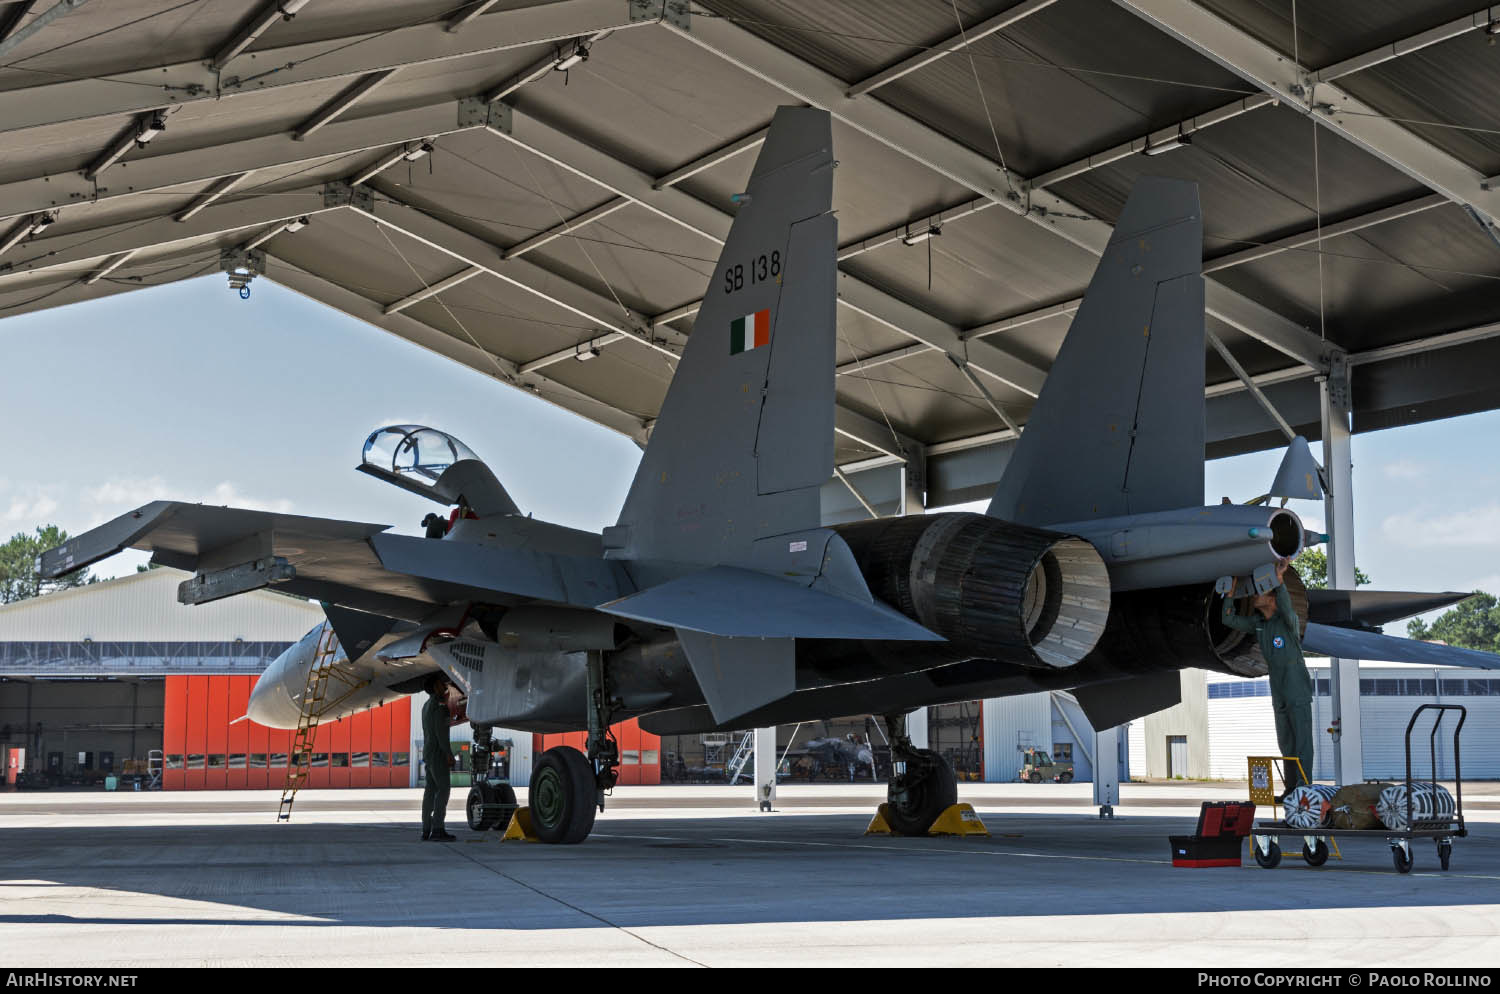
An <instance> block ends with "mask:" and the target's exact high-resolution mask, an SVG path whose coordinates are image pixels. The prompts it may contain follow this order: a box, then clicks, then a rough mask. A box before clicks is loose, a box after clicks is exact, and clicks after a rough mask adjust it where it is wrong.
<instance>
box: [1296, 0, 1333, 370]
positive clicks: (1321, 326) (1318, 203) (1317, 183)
mask: <svg viewBox="0 0 1500 994" xmlns="http://www.w3.org/2000/svg"><path fill="white" fill-rule="evenodd" d="M1292 65H1294V66H1296V67H1297V71H1298V72H1301V71H1302V49H1301V48H1300V45H1299V32H1298V31H1297V0H1292ZM1308 82H1309V86H1308V91H1307V104H1308V106H1309V107H1312V106H1316V100H1315V95H1316V93H1317V90H1318V80H1317V77H1316V76H1314V77H1312V79H1310V80H1309V81H1308ZM1308 118H1309V123H1310V124H1312V148H1313V217H1314V218H1316V220H1317V228H1318V238H1317V246H1318V338H1319V340H1321V341H1324V342H1326V341H1328V318H1327V309H1326V307H1325V303H1324V302H1325V297H1326V293H1325V291H1324V288H1323V177H1322V172H1321V170H1320V169H1319V168H1318V131H1319V130H1321V129H1322V127H1323V126H1322V125H1321V124H1319V123H1318V119H1317V118H1316V117H1313V116H1312V115H1311V114H1309V115H1308Z"/></svg>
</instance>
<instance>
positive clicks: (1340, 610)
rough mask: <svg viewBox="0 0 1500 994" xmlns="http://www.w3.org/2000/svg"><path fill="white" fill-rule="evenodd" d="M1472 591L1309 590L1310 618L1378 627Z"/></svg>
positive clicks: (1447, 603) (1449, 602)
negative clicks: (1429, 592) (1461, 592)
mask: <svg viewBox="0 0 1500 994" xmlns="http://www.w3.org/2000/svg"><path fill="white" fill-rule="evenodd" d="M1473 596H1474V595H1473V594H1460V593H1454V592H1453V591H1448V592H1446V593H1431V594H1428V593H1420V592H1417V591H1406V590H1309V591H1308V592H1307V612H1308V614H1307V620H1308V621H1312V622H1316V623H1318V624H1320V625H1336V626H1338V627H1341V628H1349V627H1351V626H1360V627H1364V628H1378V627H1380V626H1381V625H1385V624H1389V623H1390V622H1392V621H1400V620H1401V619H1402V618H1411V617H1414V616H1416V615H1419V614H1426V613H1427V612H1429V611H1438V610H1441V609H1442V608H1445V607H1448V606H1450V605H1452V604H1457V603H1458V602H1459V601H1462V600H1467V599H1469V598H1470V597H1473Z"/></svg>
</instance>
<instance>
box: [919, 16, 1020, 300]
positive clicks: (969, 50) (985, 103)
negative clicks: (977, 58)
mask: <svg viewBox="0 0 1500 994" xmlns="http://www.w3.org/2000/svg"><path fill="white" fill-rule="evenodd" d="M948 6H949V7H951V8H952V9H953V21H954V23H956V24H957V25H958V37H959V39H960V40H961V41H962V42H963V43H964V45H963V47H964V54H965V55H967V56H968V57H969V71H970V72H971V73H972V74H973V75H974V89H976V90H978V91H979V103H980V106H982V107H983V108H984V119H985V120H986V121H988V122H989V125H990V137H991V138H993V139H994V140H995V155H996V156H997V157H998V158H999V159H1000V173H1001V175H1003V176H1004V177H1005V188H1006V189H1007V190H1008V191H1009V192H1010V195H1011V196H1012V197H1013V198H1014V197H1015V196H1016V185H1015V184H1014V183H1012V182H1011V179H1010V170H1009V169H1008V168H1007V167H1006V165H1005V150H1004V149H1002V148H1001V147H1000V133H999V132H998V131H996V130H995V119H994V117H993V116H991V114H990V102H989V100H987V99H986V98H985V95H984V85H983V84H982V83H980V82H979V67H978V66H977V65H976V64H975V63H974V49H973V47H972V46H971V45H970V44H969V35H968V33H967V32H966V31H964V22H963V18H961V17H959V16H958V0H948ZM927 249H928V255H927V289H929V290H931V289H932V246H930V245H929V246H928V247H927Z"/></svg>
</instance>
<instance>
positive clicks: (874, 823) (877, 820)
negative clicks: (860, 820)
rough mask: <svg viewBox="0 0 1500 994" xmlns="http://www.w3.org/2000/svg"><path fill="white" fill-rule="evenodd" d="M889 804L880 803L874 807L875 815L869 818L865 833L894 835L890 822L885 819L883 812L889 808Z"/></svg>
mask: <svg viewBox="0 0 1500 994" xmlns="http://www.w3.org/2000/svg"><path fill="white" fill-rule="evenodd" d="M890 807H891V806H890V805H889V804H882V805H880V807H878V808H876V809H875V817H874V818H871V819H870V824H869V827H868V828H866V829H865V834H866V835H895V834H896V833H895V832H893V831H892V830H891V823H890V822H888V821H886V820H885V813H886V812H887V811H889V810H890Z"/></svg>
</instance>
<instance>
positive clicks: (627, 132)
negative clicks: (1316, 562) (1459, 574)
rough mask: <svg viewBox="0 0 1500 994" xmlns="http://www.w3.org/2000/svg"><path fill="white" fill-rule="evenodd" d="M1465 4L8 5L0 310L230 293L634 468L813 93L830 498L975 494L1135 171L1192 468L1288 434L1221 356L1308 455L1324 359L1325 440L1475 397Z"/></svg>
mask: <svg viewBox="0 0 1500 994" xmlns="http://www.w3.org/2000/svg"><path fill="white" fill-rule="evenodd" d="M1488 11H1489V8H1488V7H1486V6H1484V5H1480V4H1478V3H1476V2H1475V0H1433V2H1429V3H1424V4H1410V3H1404V2H1400V0H1323V2H1320V3H1317V4H1307V3H1303V4H1302V5H1301V9H1300V10H1299V9H1294V7H1293V3H1292V0H1255V2H1252V0H1199V2H1196V3H1195V2H1191V0H1116V2H1113V3H1104V2H1100V0H1021V2H1015V0H823V2H820V3H817V4H807V3H802V2H798V0H701V2H693V3H691V4H690V3H688V2H687V0H550V2H538V0H530V2H526V0H477V2H468V3H464V2H459V0H385V2H382V3H379V4H370V3H366V2H362V0H301V2H298V0H186V2H184V0H108V2H106V0H92V2H90V0H58V2H55V3H54V0H42V2H30V3H8V4H0V132H3V133H4V138H3V141H0V315H12V314H18V313H23V312H26V311H30V310H35V309H39V308H45V307H54V306H57V305H60V304H65V303H70V302H73V301H78V300H85V299H89V298H93V297H101V296H106V295H109V294H113V293H120V292H124V291H127V290H132V289H137V288H140V287H145V286H153V285H160V284H162V283H166V282H171V281H174V280H180V279H185V278H189V277H192V276H196V275H200V274H204V273H209V272H214V271H219V270H224V271H233V272H234V273H235V274H237V278H238V279H239V280H240V281H241V282H244V281H245V280H246V279H247V278H249V279H255V278H265V279H270V280H274V281H276V282H278V283H281V284H284V285H286V286H288V287H291V288H293V289H295V290H298V291H300V292H302V293H304V294H306V295H308V296H310V297H313V298H315V299H317V300H320V301H323V302H324V303H326V304H329V305H331V306H333V307H336V308H338V309H340V310H343V311H345V312H347V313H349V314H352V315H354V316H357V317H360V318H363V319H365V320H367V321H369V322H370V323H372V324H374V325H376V326H378V327H381V328H383V329H385V330H386V331H389V332H391V333H393V334H396V335H399V336H401V337H403V338H406V339H408V340H410V341H412V342H415V343H417V344H419V345H422V346H424V347H426V348H429V349H432V350H434V351H437V352H440V353H442V354H444V355H447V356H450V357H452V358H454V359H456V360H458V361H460V362H463V363H466V364H468V365H470V366H472V367H474V368H476V369H479V370H482V371H484V372H487V373H489V374H491V375H493V376H494V377H496V378H497V379H499V380H501V381H503V382H506V383H509V384H511V385H514V386H517V387H521V388H524V389H527V390H530V391H533V392H534V393H536V394H538V395H539V396H541V397H542V398H544V399H547V400H549V401H551V402H553V403H556V404H559V405H561V406H563V407H566V408H568V409H570V410H573V411H576V412H578V413H579V414H582V415H583V416H585V417H588V418H590V419H592V420H594V421H596V422H598V423H600V424H602V425H606V426H608V427H610V428H613V429H615V430H617V431H620V432H623V433H625V434H627V435H629V436H630V437H632V438H635V439H637V440H638V441H644V440H645V439H646V438H647V437H648V436H649V433H650V430H651V425H652V419H653V418H654V416H655V414H656V412H657V411H658V409H659V407H660V404H661V401H662V398H663V395H664V393H665V390H666V387H667V384H668V382H669V381H670V379H671V376H672V371H673V366H674V357H675V355H676V354H677V353H678V352H680V350H681V347H682V344H683V342H684V341H685V340H686V338H687V336H688V335H689V334H690V333H691V331H692V324H693V315H694V314H695V313H696V304H697V300H698V298H699V297H700V296H701V295H702V293H703V288H704V286H705V285H706V283H707V281H708V279H709V278H710V276H711V275H712V270H713V265H714V261H715V259H716V257H717V255H718V251H719V247H720V245H721V243H722V240H723V238H724V236H725V233H726V232H727V230H728V227H729V224H730V221H731V219H732V217H733V214H734V210H735V205H734V202H733V200H732V199H731V198H732V196H733V194H735V193H736V192H738V191H739V190H740V189H741V188H742V186H743V184H744V182H745V179H746V177H747V175H748V172H749V169H750V167H751V164H752V162H753V160H754V154H753V150H754V149H755V148H756V147H757V146H758V144H759V141H760V139H761V137H762V135H763V132H764V129H765V127H766V126H767V124H768V123H769V121H770V119H771V115H772V113H773V111H774V109H775V107H776V106H777V105H778V104H784V103H795V104H811V105H815V106H819V107H824V108H827V109H828V110H830V111H831V112H832V114H833V115H834V118H835V126H834V139H835V150H836V154H837V156H838V159H839V170H838V173H837V176H836V181H835V205H836V209H837V212H838V219H839V225H840V244H841V249H840V270H841V279H840V283H839V293H840V304H841V306H840V308H839V347H838V358H839V368H838V374H839V376H838V398H839V405H840V407H839V412H838V417H837V429H838V445H837V458H838V461H839V463H840V464H841V465H842V466H843V467H844V468H845V469H846V470H847V471H849V472H851V473H870V474H874V473H875V472H876V470H877V468H878V467H882V466H890V465H893V464H898V463H900V462H902V461H903V460H906V459H912V458H915V457H917V456H919V455H922V454H924V453H925V454H926V456H927V457H928V459H929V472H930V475H929V483H928V489H929V491H930V495H929V496H930V501H929V502H930V503H933V504H942V503H950V502H952V501H954V500H961V499H972V498H974V497H978V496H982V495H985V494H987V493H988V491H989V490H990V489H991V488H992V486H993V483H994V481H995V480H996V479H997V478H998V475H999V472H1000V469H1001V468H1002V467H1003V465H1004V457H1005V453H1006V451H1007V449H1008V445H1007V443H1008V441H1009V440H1010V439H1011V438H1012V437H1013V435H1012V431H1011V429H1010V427H1008V422H1013V423H1019V424H1022V425H1024V423H1025V421H1026V418H1027V415H1028V412H1029V409H1030V407H1031V404H1032V402H1033V400H1034V399H1035V396H1036V394H1037V392H1038V391H1039V390H1040V388H1041V384H1042V383H1043V382H1044V381H1045V378H1046V372H1047V369H1048V367H1049V365H1050V364H1051V362H1052V361H1053V359H1054V357H1055V355H1056V354H1057V350H1058V348H1059V345H1060V343H1061V341H1062V338H1063V335H1064V334H1065V333H1066V331H1067V327H1068V323H1069V320H1070V318H1071V315H1072V313H1073V312H1074V310H1075V309H1076V307H1077V303H1078V298H1079V295H1080V294H1081V293H1082V291H1083V289H1084V287H1085V285H1086V284H1087V282H1088V279H1089V276H1090V274H1091V272H1092V269H1093V266H1094V262H1095V260H1096V258H1097V256H1098V255H1099V253H1100V252H1101V251H1102V250H1103V246H1104V245H1105V243H1106V242H1107V240H1108V237H1109V233H1110V230H1111V228H1110V225H1111V222H1112V221H1113V220H1114V219H1115V217H1116V216H1117V215H1118V213H1119V211H1120V209H1121V207H1122V206H1123V204H1124V201H1125V197H1126V195H1127V193H1128V191H1129V189H1130V185H1131V183H1132V181H1133V180H1134V179H1135V178H1136V177H1137V176H1140V175H1142V174H1145V173H1154V174H1162V175H1170V176H1177V177H1186V178H1191V179H1193V180H1195V181H1196V182H1197V183H1198V184H1199V188H1200V191H1201V196H1202V203H1203V208H1204V215H1205V228H1206V231H1207V235H1206V244H1205V246H1204V248H1205V258H1206V259H1207V260H1208V262H1207V265H1206V269H1207V271H1208V272H1207V277H1208V282H1209V286H1208V305H1209V317H1208V322H1207V325H1208V331H1209V332H1210V334H1211V336H1212V339H1213V340H1215V341H1216V342H1217V345H1213V344H1212V343H1211V346H1212V347H1210V348H1209V349H1208V350H1207V351H1206V354H1205V361H1204V366H1205V387H1206V391H1207V393H1208V396H1209V426H1208V427H1209V432H1208V438H1209V446H1210V447H1209V454H1210V455H1214V456H1217V455H1224V454H1229V453H1233V452H1241V451H1247V450H1251V449H1256V448H1263V447H1267V446H1270V445H1276V444H1280V443H1281V441H1282V435H1281V432H1280V431H1279V430H1278V428H1277V426H1276V424H1275V422H1274V421H1273V420H1272V419H1271V417H1270V415H1269V414H1268V413H1267V412H1266V411H1265V410H1264V409H1263V407H1262V406H1261V405H1260V404H1259V403H1258V402H1257V401H1256V399H1255V398H1254V397H1253V396H1252V394H1251V393H1250V392H1249V391H1248V390H1247V389H1246V387H1245V383H1244V381H1243V380H1242V378H1241V377H1240V376H1238V375H1237V372H1236V370H1235V369H1234V368H1233V367H1232V366H1231V364H1230V362H1229V361H1228V360H1227V359H1226V358H1225V356H1226V354H1227V356H1229V357H1232V360H1233V362H1234V363H1235V364H1237V365H1238V366H1239V367H1241V369H1242V370H1243V372H1244V374H1245V377H1246V378H1250V379H1253V380H1254V382H1255V383H1256V384H1257V385H1258V386H1259V387H1260V388H1261V389H1262V390H1263V391H1264V393H1265V395H1266V396H1267V397H1268V398H1269V399H1270V401H1271V403H1272V404H1273V405H1274V406H1275V407H1276V408H1277V409H1278V410H1279V411H1280V412H1281V413H1282V414H1283V415H1284V417H1285V418H1286V420H1287V421H1289V422H1290V423H1291V425H1292V426H1293V427H1294V428H1296V429H1297V430H1299V431H1301V432H1302V433H1304V434H1306V435H1308V436H1310V437H1316V436H1317V434H1318V420H1319V406H1318V403H1319V401H1318V391H1317V389H1316V386H1315V378H1316V377H1317V376H1320V375H1324V374H1326V373H1328V372H1329V370H1330V368H1333V369H1334V370H1335V372H1336V371H1337V368H1338V367H1339V366H1340V365H1341V364H1342V363H1343V362H1345V361H1347V363H1348V364H1349V367H1350V368H1351V369H1352V393H1353V401H1354V410H1355V413H1354V426H1355V430H1356V431H1369V430H1373V429H1378V428H1386V427H1391V426H1394V425H1400V424H1407V423H1411V422H1415V421H1420V420H1424V419H1431V418H1438V417H1447V416H1452V415H1456V414H1462V413H1468V412H1472V411H1478V410H1486V409H1490V408H1494V407H1496V406H1500V381H1497V378H1496V377H1495V376H1494V375H1493V371H1494V370H1495V369H1496V368H1500V340H1497V337H1496V334H1497V332H1500V293H1497V287H1500V284H1497V283H1496V280H1497V279H1500V240H1497V236H1496V231H1495V227H1494V225H1495V222H1496V219H1497V218H1500V190H1496V189H1492V188H1491V187H1492V184H1490V183H1489V182H1488V180H1487V177H1491V176H1494V175H1495V174H1497V173H1500V120H1497V119H1496V118H1495V116H1494V100H1493V95H1494V93H1495V92H1496V90H1497V83H1500V68H1497V63H1496V59H1497V58H1500V56H1497V55H1496V49H1494V48H1493V47H1491V44H1490V43H1491V40H1492V33H1493V32H1496V31H1500V28H1497V27H1496V26H1495V25H1493V24H1492V23H1491V20H1490V16H1489V13H1488ZM287 15H294V16H287ZM1294 22H1295V31H1294ZM1148 148H1149V149H1150V150H1151V151H1152V152H1154V153H1159V154H1151V155H1146V154H1143V152H1144V151H1145V150H1147V149H1148ZM235 278H236V276H233V275H232V276H231V279H232V280H233V279H235ZM226 304H227V301H226ZM887 472H888V471H887ZM860 478H864V479H868V480H870V481H872V483H871V484H870V485H871V487H872V493H873V492H875V491H876V490H880V486H877V485H876V484H875V482H873V481H875V479H876V477H875V476H874V475H871V476H862V477H860ZM882 486H883V485H882ZM886 489H887V490H889V489H890V488H889V487H887V488H886ZM885 496H886V495H885V494H884V491H882V493H880V494H877V495H876V499H878V500H884V499H885ZM851 503H852V502H851Z"/></svg>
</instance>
